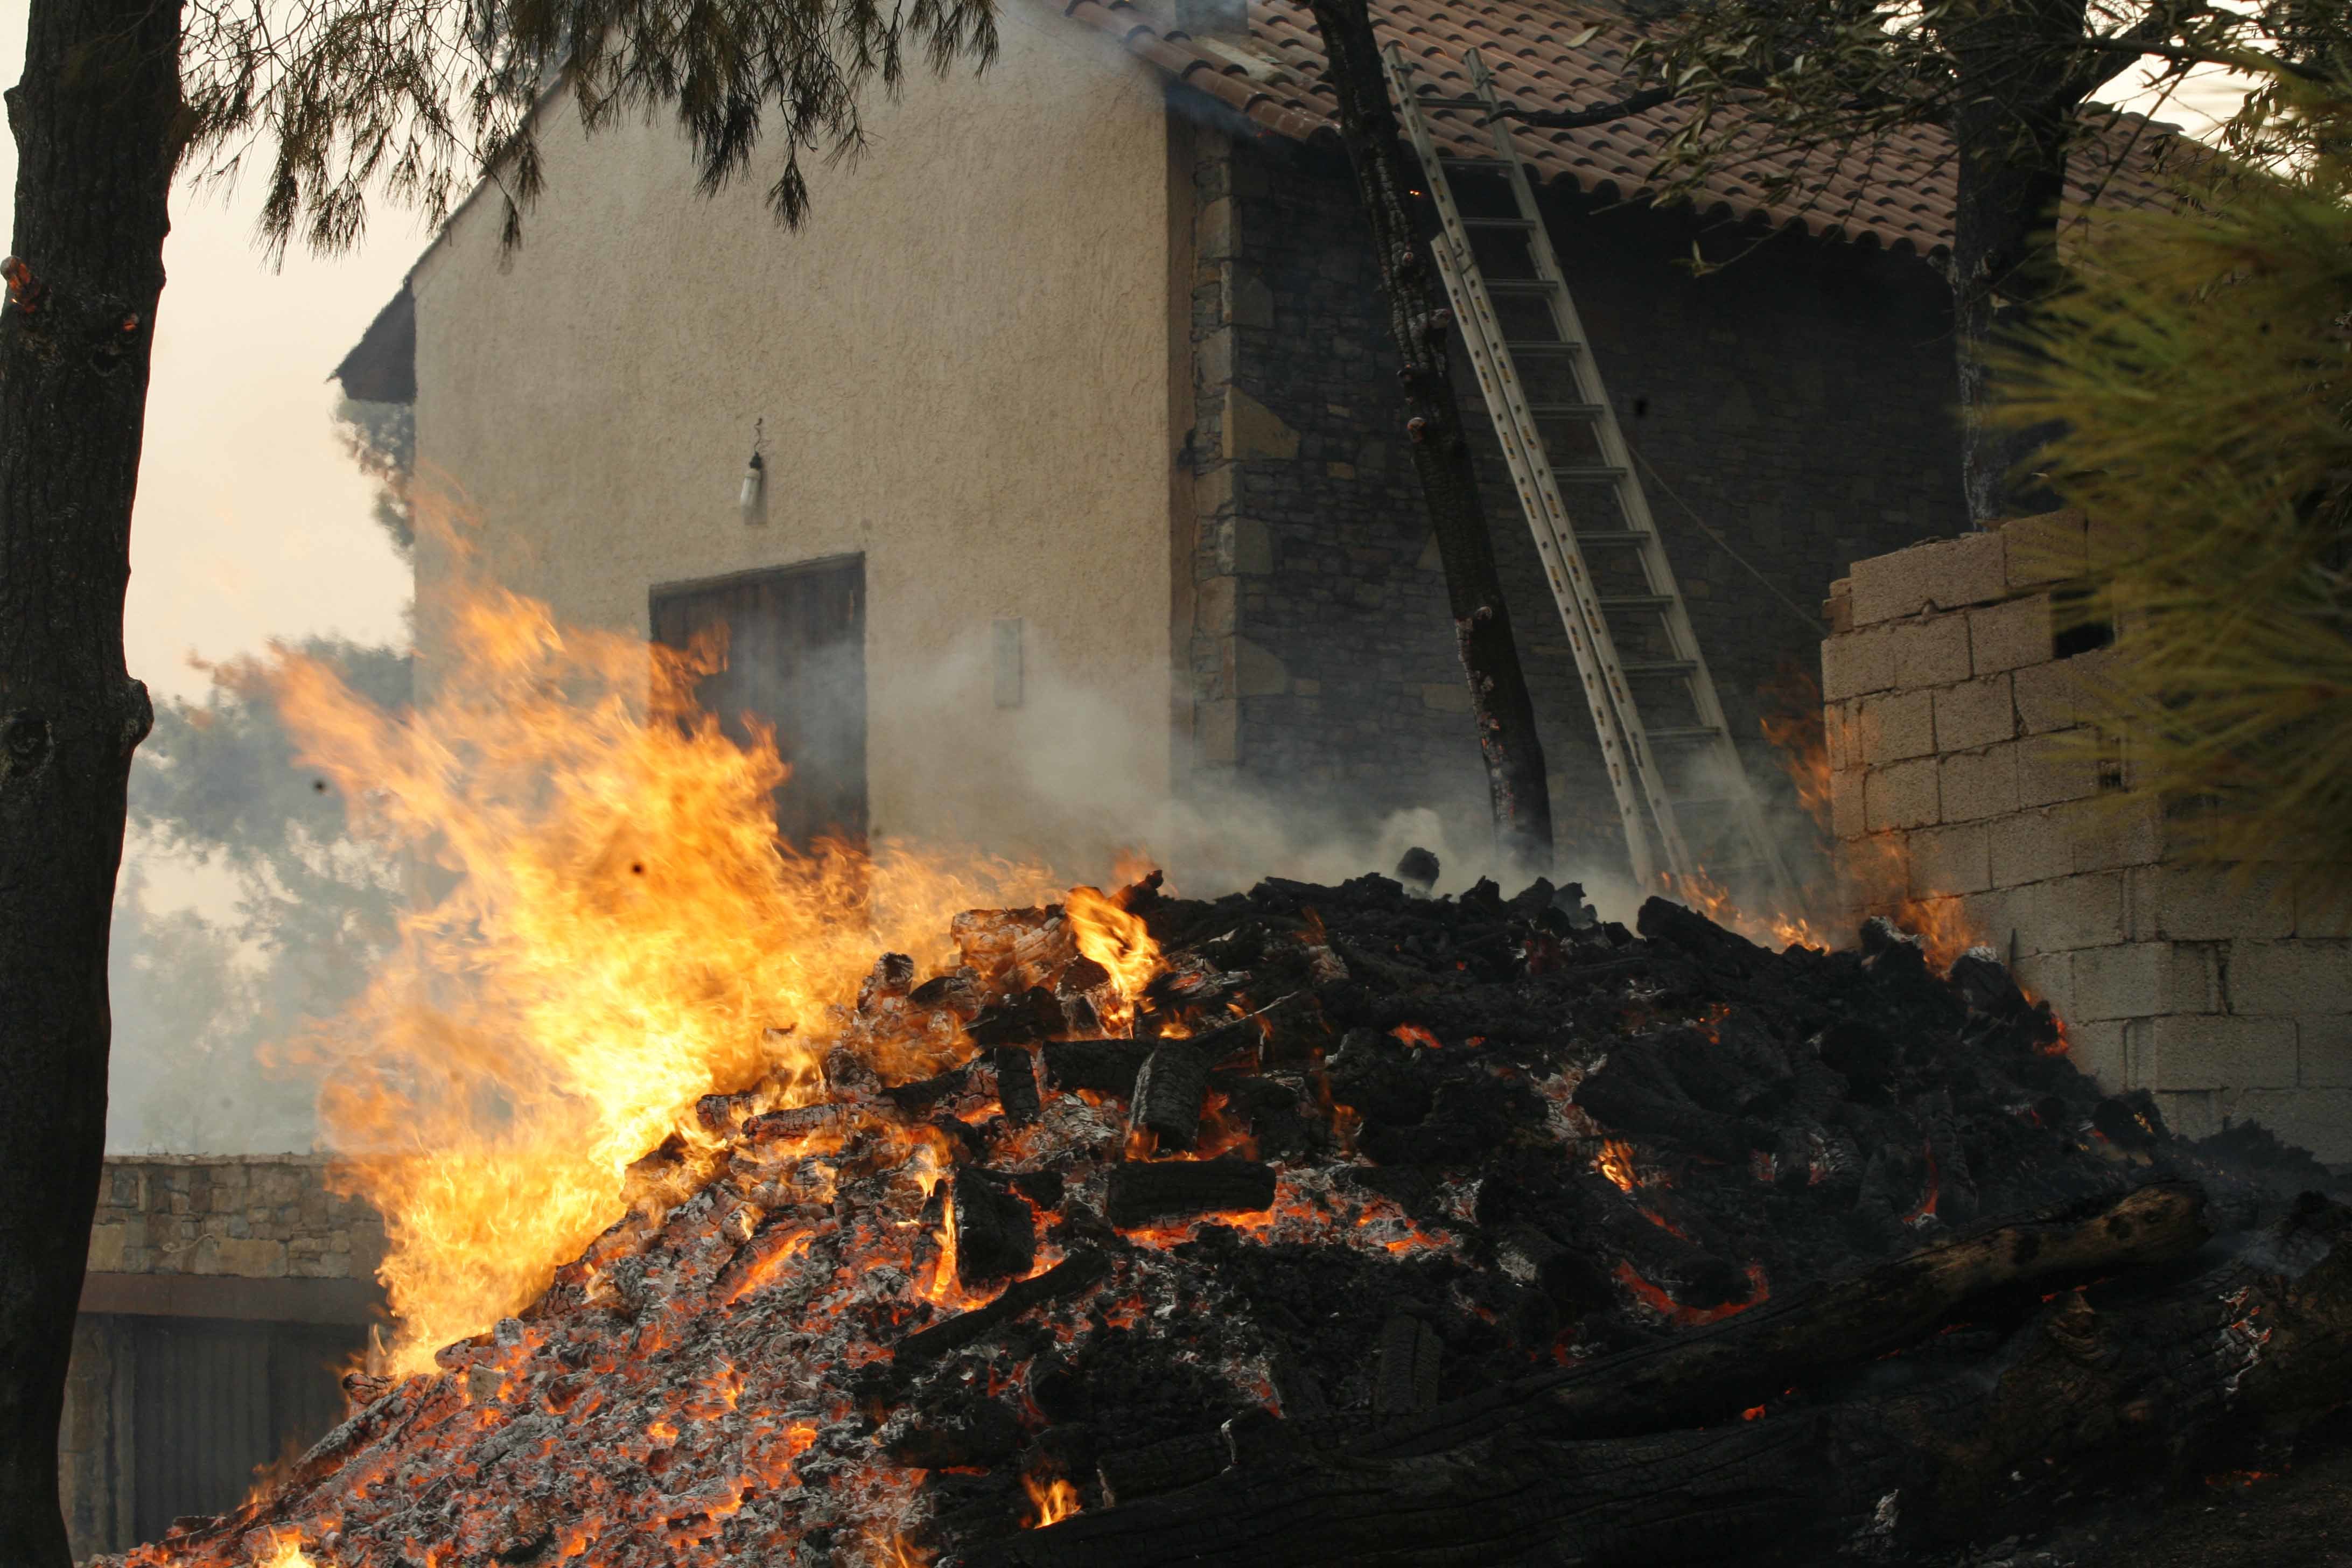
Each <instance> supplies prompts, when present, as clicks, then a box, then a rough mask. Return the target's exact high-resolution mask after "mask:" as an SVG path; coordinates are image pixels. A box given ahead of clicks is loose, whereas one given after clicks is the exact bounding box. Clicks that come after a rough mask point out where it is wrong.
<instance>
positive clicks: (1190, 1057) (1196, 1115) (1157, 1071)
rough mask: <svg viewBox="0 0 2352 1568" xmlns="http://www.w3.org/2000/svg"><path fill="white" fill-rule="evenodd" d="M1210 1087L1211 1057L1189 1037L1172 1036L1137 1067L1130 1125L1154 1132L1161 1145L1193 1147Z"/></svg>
mask: <svg viewBox="0 0 2352 1568" xmlns="http://www.w3.org/2000/svg"><path fill="white" fill-rule="evenodd" d="M1208 1090H1209V1058H1208V1057H1207V1056H1205V1055H1204V1054H1202V1052H1200V1051H1198V1050H1195V1049H1194V1048H1193V1047H1192V1042H1190V1041H1188V1040H1170V1041H1168V1042H1166V1043H1164V1044H1162V1045H1160V1046H1159V1047H1157V1048H1155V1049H1154V1050H1153V1051H1152V1053H1151V1054H1150V1056H1148V1057H1146V1058H1143V1066H1142V1067H1141V1068H1139V1069H1137V1071H1136V1075H1135V1103H1134V1109H1133V1110H1132V1111H1131V1112H1130V1113H1129V1127H1130V1128H1131V1129H1133V1130H1135V1131H1144V1132H1149V1133H1150V1134H1151V1137H1152V1139H1153V1141H1154V1143H1155V1145H1156V1146H1157V1147H1159V1148H1162V1149H1190V1148H1191V1147H1192V1145H1193V1143H1194V1142H1195V1141H1197V1140H1198V1139H1199V1137H1200V1134H1201V1104H1202V1100H1203V1099H1204V1098H1205V1097H1206V1096H1207V1094H1208Z"/></svg>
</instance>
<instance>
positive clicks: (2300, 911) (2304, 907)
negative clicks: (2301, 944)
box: [2294, 867, 2352, 937]
mask: <svg viewBox="0 0 2352 1568" xmlns="http://www.w3.org/2000/svg"><path fill="white" fill-rule="evenodd" d="M2294 934H2295V935H2297V936H2318V937H2331V936H2343V937H2352V867H2339V868H2337V870H2336V875H2335V876H2334V877H2332V878H2329V879H2323V880H2322V881H2320V882H2319V883H2318V884H2316V885H2314V886H2308V887H2305V888H2303V889H2300V890H2298V891H2297V892H2296V893H2295V895H2294Z"/></svg>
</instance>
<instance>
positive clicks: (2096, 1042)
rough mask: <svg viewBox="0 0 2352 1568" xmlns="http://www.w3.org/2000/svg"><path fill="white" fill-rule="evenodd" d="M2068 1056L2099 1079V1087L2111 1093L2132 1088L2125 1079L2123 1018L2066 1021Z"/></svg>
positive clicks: (2079, 1066) (2075, 1064) (2081, 1068)
mask: <svg viewBox="0 0 2352 1568" xmlns="http://www.w3.org/2000/svg"><path fill="white" fill-rule="evenodd" d="M2061 1016H2062V1017H2063V1014H2061ZM2066 1055H2067V1058H2068V1059H2070V1060H2071V1061H2073V1062H2074V1066H2075V1067H2076V1068H2078V1069H2080V1070H2081V1071H2083V1072H2086V1073H2088V1074H2090V1075H2091V1076H2092V1077H2093V1078H2095V1079H2098V1080H2099V1087H2100V1088H2101V1089H2105V1090H2106V1091H2107V1092H2108V1093H2109V1094H2116V1093H2118V1092H2120V1091H2122V1090H2124V1089H2128V1088H2130V1087H2131V1085H2130V1084H2129V1083H2128V1082H2127V1081H2126V1068H2125V1061H2124V1021H2123V1020H2122V1019H2120V1018H2110V1019H2107V1020H2105V1022H2102V1023H2095V1024H2075V1023H2069V1024H2067V1026H2066Z"/></svg>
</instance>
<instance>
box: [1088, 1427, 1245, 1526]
mask: <svg viewBox="0 0 2352 1568" xmlns="http://www.w3.org/2000/svg"><path fill="white" fill-rule="evenodd" d="M1231 1462H1232V1459H1231V1457H1230V1456H1229V1455H1228V1453H1227V1452H1226V1448H1225V1438H1224V1435H1223V1433H1221V1432H1187V1433H1186V1434H1184V1436H1181V1437H1171V1438H1169V1439H1167V1440H1166V1441H1165V1442H1160V1443H1153V1444H1150V1445H1149V1446H1148V1447H1141V1448H1129V1449H1128V1450H1127V1451H1126V1452H1124V1453H1118V1454H1105V1455H1104V1456H1103V1457H1102V1458H1100V1459H1099V1460H1097V1461H1096V1464H1095V1477H1096V1479H1098V1480H1100V1481H1101V1482H1102V1489H1103V1500H1104V1501H1106V1502H1108V1503H1109V1504H1110V1505H1111V1506H1112V1507H1114V1508H1116V1507H1118V1505H1119V1504H1121V1503H1131V1502H1136V1501H1139V1500H1141V1499H1144V1498H1148V1497H1158V1496H1159V1495H1160V1493H1162V1492H1172V1491H1175V1490H1176V1489H1179V1488H1181V1487H1189V1486H1195V1485H1198V1484H1199V1483H1200V1482H1202V1481H1205V1480H1207V1479H1210V1478H1211V1477H1212V1476H1214V1475H1215V1474H1216V1473H1217V1472H1218V1471H1220V1470H1222V1469H1223V1468H1225V1467H1226V1465H1228V1464H1230V1463H1231Z"/></svg>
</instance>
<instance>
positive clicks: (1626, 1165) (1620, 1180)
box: [1592, 1138, 1633, 1193]
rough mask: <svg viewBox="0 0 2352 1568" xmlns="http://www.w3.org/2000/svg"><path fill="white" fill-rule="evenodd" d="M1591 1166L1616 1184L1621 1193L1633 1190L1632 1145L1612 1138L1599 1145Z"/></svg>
mask: <svg viewBox="0 0 2352 1568" xmlns="http://www.w3.org/2000/svg"><path fill="white" fill-rule="evenodd" d="M1592 1168H1593V1169H1594V1170H1596V1171H1599V1172H1600V1173H1601V1174H1602V1175H1604V1176H1606V1177H1608V1178H1609V1179H1610V1180H1611V1181H1612V1182H1614V1183H1616V1184H1617V1190H1618V1191H1619V1192H1621V1193H1630V1192H1632V1191H1633V1145H1632V1144H1631V1143H1625V1142H1619V1141H1618V1140H1617V1139H1614V1138H1612V1139H1610V1140H1609V1141H1607V1142H1604V1143H1602V1144H1601V1152H1600V1153H1599V1154H1598V1155H1596V1156H1595V1157H1594V1159H1593V1162H1592Z"/></svg>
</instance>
